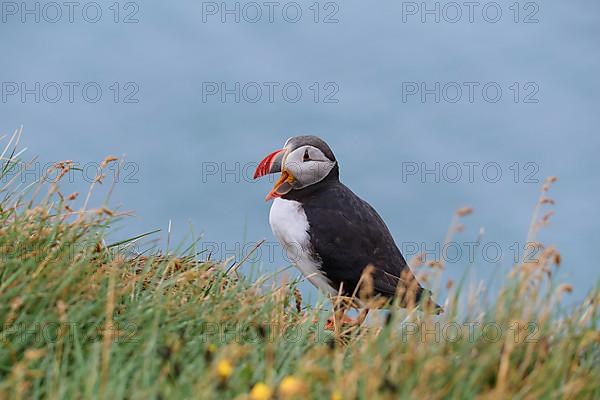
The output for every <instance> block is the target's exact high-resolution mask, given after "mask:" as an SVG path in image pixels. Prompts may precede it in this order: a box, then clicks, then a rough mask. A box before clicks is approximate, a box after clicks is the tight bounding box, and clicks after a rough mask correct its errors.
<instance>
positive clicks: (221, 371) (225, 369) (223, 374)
mask: <svg viewBox="0 0 600 400" xmlns="http://www.w3.org/2000/svg"><path fill="white" fill-rule="evenodd" d="M232 373H233V367H232V366H231V363H230V362H229V361H227V360H221V361H219V363H218V364H217V376H218V377H219V378H220V379H221V380H223V381H225V380H227V379H228V378H229V377H230V376H231V374H232Z"/></svg>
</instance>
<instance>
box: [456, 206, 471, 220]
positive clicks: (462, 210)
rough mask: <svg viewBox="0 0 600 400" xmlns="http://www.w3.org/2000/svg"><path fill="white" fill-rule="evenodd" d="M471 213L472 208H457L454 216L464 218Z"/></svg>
mask: <svg viewBox="0 0 600 400" xmlns="http://www.w3.org/2000/svg"><path fill="white" fill-rule="evenodd" d="M472 212H473V208H472V207H463V208H459V209H458V210H456V215H458V216H459V217H461V218H462V217H466V216H467V215H469V214H471V213H472Z"/></svg>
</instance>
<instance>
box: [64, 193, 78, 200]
mask: <svg viewBox="0 0 600 400" xmlns="http://www.w3.org/2000/svg"><path fill="white" fill-rule="evenodd" d="M77 196H79V192H75V193H71V194H70V195H69V196H68V197H67V200H69V201H71V200H75V199H76V198H77Z"/></svg>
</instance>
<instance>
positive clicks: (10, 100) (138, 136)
mask: <svg viewBox="0 0 600 400" xmlns="http://www.w3.org/2000/svg"><path fill="white" fill-rule="evenodd" d="M1 6H2V10H1V13H2V14H1V22H0V49H1V50H2V57H0V71H1V74H0V77H1V79H0V80H1V84H2V86H1V90H2V91H1V93H0V94H1V98H0V133H1V134H2V135H11V134H12V132H13V131H14V130H15V129H18V128H19V127H20V126H21V125H23V137H22V139H21V143H22V146H25V147H27V148H28V150H27V153H26V154H27V156H25V158H33V157H34V156H38V159H37V161H36V163H34V164H33V165H32V166H31V167H29V168H28V169H27V171H25V173H24V174H23V177H19V179H20V180H22V184H23V185H25V184H26V183H27V182H29V181H32V180H35V179H36V178H39V176H40V175H41V173H42V171H43V170H45V168H46V167H47V166H48V165H51V164H52V163H53V162H56V161H59V160H66V159H70V160H73V161H74V162H76V163H77V164H78V165H79V166H80V167H81V168H82V169H83V172H73V173H72V174H71V175H70V176H69V179H68V180H69V182H68V184H67V189H68V190H67V189H65V191H69V190H79V191H81V192H83V194H85V191H86V190H87V189H86V188H87V187H88V186H89V183H90V182H91V180H93V177H94V176H95V174H96V172H97V169H98V165H99V163H100V162H101V161H102V160H103V159H104V157H105V156H107V155H113V156H118V157H122V158H123V159H124V162H123V163H122V164H121V165H120V167H117V166H116V165H113V166H112V167H110V168H108V169H107V170H105V171H104V172H105V173H106V174H107V175H108V177H107V179H106V181H105V184H103V185H102V187H101V188H100V189H99V191H98V192H97V193H96V195H95V196H94V198H93V201H92V203H93V204H94V205H99V204H101V202H102V201H103V194H104V193H106V191H107V186H109V183H110V181H111V180H112V179H113V178H116V179H117V181H118V184H117V186H116V188H115V190H114V193H113V194H112V197H111V201H110V204H111V207H114V208H116V209H118V210H120V211H128V210H133V211H135V216H134V217H131V218H128V219H126V220H124V221H121V222H120V223H119V224H117V225H116V226H115V227H113V230H112V232H111V235H110V237H111V238H112V239H114V240H115V241H117V240H120V239H125V238H127V237H131V236H134V235H136V234H140V233H144V232H148V231H151V230H154V229H162V230H161V231H160V232H159V233H157V234H154V235H152V236H149V237H147V238H145V239H144V241H143V242H142V243H141V244H140V246H141V247H144V246H157V247H159V248H162V249H166V248H167V245H168V246H169V247H170V248H171V249H174V248H176V247H177V246H178V245H179V244H182V243H189V241H190V240H191V238H192V234H191V232H194V235H195V237H196V238H197V239H198V241H199V242H198V247H199V248H201V249H202V250H206V252H211V253H212V257H213V258H223V259H224V258H228V257H234V258H235V259H240V258H241V257H243V256H244V255H246V254H247V253H248V252H249V251H250V250H251V249H252V248H253V246H254V244H255V243H257V242H258V241H260V240H262V239H265V240H266V243H265V244H264V245H263V247H261V248H260V249H259V250H258V251H257V252H255V253H254V254H252V256H251V257H250V258H249V261H248V264H247V265H245V266H244V267H242V271H243V270H246V269H247V268H249V267H250V264H252V263H254V264H257V265H260V266H261V267H262V268H263V269H264V270H265V271H275V270H277V269H279V268H283V267H286V266H287V265H289V261H288V260H286V257H285V255H284V254H283V252H282V250H281V248H280V247H278V245H276V239H275V238H274V236H273V235H272V233H271V231H270V228H269V224H268V213H269V207H270V204H266V203H265V202H264V200H263V199H264V196H265V195H266V193H267V192H268V191H269V189H270V187H271V186H272V184H273V182H274V180H273V179H264V180H262V181H259V182H254V181H253V180H252V179H251V178H252V174H253V171H254V168H255V167H256V165H257V163H258V162H259V161H260V160H261V159H262V158H263V157H264V156H265V155H267V154H268V153H269V152H271V151H273V150H275V149H278V148H280V147H281V146H282V145H283V143H284V142H285V140H286V139H287V138H288V137H290V136H293V135H298V134H307V133H308V134H314V135H318V136H320V137H322V138H324V139H325V140H326V141H327V142H328V143H329V144H330V146H331V147H332V149H333V151H334V152H335V154H336V157H337V158H338V161H339V164H340V169H341V179H342V181H343V182H344V183H345V184H346V185H348V186H349V187H350V188H351V189H353V190H354V191H355V192H356V193H357V194H358V195H360V196H361V197H363V198H364V199H366V200H367V201H369V202H370V203H371V204H372V205H373V206H374V207H375V208H376V209H377V210H378V211H379V212H380V214H381V215H382V217H383V218H384V220H385V221H386V222H387V224H388V226H389V228H390V230H391V231H392V233H393V235H394V237H395V239H396V241H397V243H398V244H399V245H400V246H401V247H402V249H403V251H404V253H405V255H406V258H407V259H410V258H412V257H413V256H415V255H416V254H417V253H421V252H424V253H425V258H426V261H430V260H434V259H438V258H440V257H441V258H445V259H446V266H445V270H444V272H443V278H444V281H445V280H446V279H453V280H458V279H460V277H461V276H462V274H463V273H464V271H465V268H466V267H467V266H469V265H472V272H471V273H473V274H475V275H476V277H477V279H482V280H484V281H486V282H488V284H493V282H494V280H496V279H498V278H499V277H500V276H502V275H501V274H502V273H503V271H505V270H506V269H507V268H510V267H511V266H512V265H513V264H514V263H515V261H516V260H519V259H520V258H521V257H522V256H523V251H524V249H525V248H526V246H527V244H526V239H527V231H528V228H529V225H530V220H531V215H532V212H533V210H534V207H535V205H536V202H537V201H538V197H539V191H540V188H541V186H542V183H543V181H544V179H545V178H546V177H547V176H552V175H555V176H557V177H558V178H559V181H558V182H557V183H556V184H555V185H554V186H553V188H552V189H551V191H550V192H549V193H548V195H549V196H550V197H551V198H552V199H554V200H555V202H556V204H555V205H554V206H545V208H544V210H543V212H542V215H543V213H545V212H547V211H554V212H555V213H556V214H555V215H553V216H552V217H550V218H549V225H548V227H546V228H544V229H543V230H542V232H541V233H540V236H539V239H540V240H541V241H543V242H544V243H546V244H553V245H556V246H557V247H558V249H559V250H560V251H561V253H562V256H563V263H562V267H561V270H560V275H561V279H564V280H566V281H567V282H570V283H573V284H574V285H575V292H574V294H573V295H572V296H571V299H572V300H573V301H575V300H576V299H581V298H583V296H585V294H586V293H587V291H588V290H589V289H590V288H591V287H592V286H594V285H595V284H597V282H598V277H599V275H600V274H599V273H598V271H599V269H598V266H597V265H596V264H597V261H596V254H595V253H594V251H595V247H594V246H595V245H594V243H596V244H597V243H599V242H600V230H599V229H598V227H597V224H598V221H599V216H600V212H599V208H598V197H599V196H598V194H599V191H600V188H599V183H600V182H599V178H598V169H599V167H600V161H599V159H598V150H599V148H600V147H599V145H600V138H599V135H598V126H599V123H600V112H599V111H600V101H599V97H598V90H599V89H600V75H599V74H598V71H600V55H599V53H598V43H600V20H599V18H600V3H598V2H597V1H594V0H589V1H585V0H576V1H571V2H564V1H558V0H552V1H543V2H541V1H538V2H525V1H524V2H514V1H513V0H511V1H500V2H485V1H484V2H474V3H472V4H471V5H465V4H463V3H462V2H458V3H455V2H445V1H442V2H433V1H428V2H425V3H422V2H399V1H391V0H385V1H377V2H365V1H360V2H359V1H346V0H345V1H343V2H340V1H337V2H327V1H323V2H314V1H311V2H286V1H283V2H245V1H242V2H232V1H228V2H199V1H179V2H173V3H171V2H149V1H144V2H125V1H124V2H114V1H110V2H105V1H100V2H73V3H68V4H64V3H62V2H58V3H54V2H45V1H42V2H34V1H26V2H2V4H1ZM7 140H8V139H7V138H5V139H4V141H5V142H6V141H7ZM83 197H85V196H81V197H80V199H79V200H78V201H79V203H76V204H81V203H82V201H83ZM464 206H470V207H473V208H474V213H473V214H472V215H469V216H467V217H465V218H463V219H462V220H461V221H460V222H461V223H462V224H464V230H462V232H459V233H457V234H456V235H455V236H454V237H453V238H452V243H453V244H452V245H451V246H446V247H444V246H443V243H444V237H445V236H446V231H447V230H448V227H449V225H450V223H451V219H452V216H453V214H454V212H455V210H456V209H458V208H460V207H464ZM540 217H541V215H540ZM169 225H170V227H171V231H170V235H169V234H168V227H169ZM482 228H483V229H482ZM482 233H483V235H481V234H482ZM169 236H170V237H169ZM478 237H479V238H480V239H479V241H480V244H479V246H475V245H474V244H473V243H474V242H476V241H477V240H478ZM167 242H168V244H167ZM184 247H185V246H184ZM288 271H289V272H288V273H289V274H290V277H293V276H296V272H295V271H294V270H288ZM303 290H304V291H305V292H307V293H309V295H311V296H314V294H315V292H314V291H313V289H311V288H309V286H308V285H306V284H303ZM313 298H314V297H313Z"/></svg>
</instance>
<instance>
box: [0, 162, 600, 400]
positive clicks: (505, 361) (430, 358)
mask: <svg viewBox="0 0 600 400" xmlns="http://www.w3.org/2000/svg"><path fill="white" fill-rule="evenodd" d="M63 168H64V166H63ZM67 168H68V166H67ZM48 189H49V194H48V196H46V197H44V198H43V199H40V200H39V201H34V202H32V203H31V204H19V203H18V202H16V201H15V199H12V200H11V199H8V200H5V202H4V204H3V205H2V212H1V213H0V254H1V259H0V321H1V322H2V331H1V334H0V341H1V343H0V344H1V346H0V399H3V398H13V397H14V398H30V397H34V398H57V399H58V398H106V399H121V398H128V399H136V398H140V399H148V398H164V399H167V398H234V397H237V398H246V397H247V396H250V397H253V398H256V399H259V398H268V395H269V394H272V397H273V398H275V397H276V396H278V397H279V398H292V397H293V395H294V394H299V395H311V396H312V397H315V398H332V399H355V398H361V399H366V398H389V399H394V398H399V396H403V397H405V398H409V397H410V398H432V399H436V398H440V399H441V398H449V397H450V398H473V397H481V398H511V397H513V398H531V399H536V398H593V397H596V398H598V397H600V379H598V378H599V377H600V336H599V332H598V317H599V312H598V302H599V300H600V297H599V294H598V292H597V291H596V292H595V293H592V294H590V296H589V297H588V298H587V299H586V302H585V303H584V304H582V305H581V306H580V307H577V308H574V309H570V310H562V311H561V310H560V307H559V305H558V303H557V297H558V296H560V294H561V292H564V291H568V290H569V288H568V287H567V286H564V285H563V286H558V287H557V286H556V285H549V284H543V283H544V282H545V281H546V280H547V276H548V274H547V272H548V270H550V269H552V268H554V264H555V263H556V262H557V261H559V259H558V258H559V257H558V253H557V252H556V251H555V250H553V249H552V248H548V249H546V250H544V252H543V253H542V257H541V259H540V261H539V263H537V264H534V265H527V266H522V267H520V268H519V269H515V273H514V274H513V277H512V278H511V279H508V280H507V284H506V286H505V287H504V289H503V290H502V291H501V293H500V295H499V296H498V298H497V299H496V300H495V302H493V303H492V304H487V305H486V306H476V305H475V304H476V303H477V302H476V301H475V302H474V301H473V300H472V299H471V300H469V301H466V300H465V299H466V298H467V297H468V296H469V295H470V294H469V293H466V292H465V291H464V290H461V289H460V287H457V288H455V289H453V290H451V296H450V299H449V301H448V303H447V304H446V306H445V308H446V310H447V312H446V313H445V314H444V315H442V316H440V317H425V316H423V315H422V314H420V313H418V312H414V313H410V314H407V313H406V312H404V313H392V315H391V318H389V319H387V320H386V321H385V322H382V323H381V324H377V323H373V324H371V326H370V327H369V328H363V329H357V328H351V329H349V331H347V332H342V329H338V331H337V332H335V333H332V332H326V331H324V330H323V329H322V326H323V324H324V319H325V318H327V316H328V315H327V314H326V313H323V312H319V310H317V309H316V308H311V307H306V305H302V307H300V304H298V302H299V301H301V299H300V298H299V295H298V293H297V292H295V291H294V285H293V284H283V285H279V286H272V287H271V288H267V289H265V285H264V282H265V281H266V280H267V277H264V278H263V279H259V280H258V281H257V282H251V281H249V279H248V278H245V277H244V276H241V275H240V276H238V275H237V274H227V273H226V272H225V270H224V268H223V267H222V265H219V264H215V263H212V262H207V261H202V260H200V259H199V256H197V255H193V254H194V249H193V248H192V249H190V251H189V254H190V255H187V256H186V255H179V256H178V257H175V256H172V257H165V256H160V255H155V256H148V255H146V256H140V257H137V258H133V259H132V258H131V257H130V256H126V255H125V253H124V252H123V251H122V250H120V249H119V248H118V246H116V247H112V248H107V247H106V245H105V244H104V242H103V240H102V235H103V232H104V231H105V229H106V226H107V224H108V222H110V220H111V218H113V217H112V216H111V215H110V214H112V212H110V211H109V210H102V209H100V210H88V212H86V213H83V214H76V216H77V215H79V217H78V218H75V217H73V215H72V214H70V211H69V207H68V205H69V203H70V200H68V199H64V200H61V195H59V192H58V190H57V187H56V186H54V185H51V186H49V187H48ZM63 198H64V197H63ZM67 215H70V216H69V217H67ZM545 271H546V272H545ZM459 286H460V285H459ZM543 288H547V289H543ZM461 299H463V300H461ZM459 304H460V305H461V306H458V305H459ZM459 308H461V310H462V311H461V313H460V314H461V315H462V316H461V317H458V316H457V313H456V312H455V311H456V310H457V309H459ZM317 319H318V321H315V320H317ZM470 322H473V323H474V324H471V325H465V323H470ZM436 324H437V325H436ZM459 326H460V332H461V333H462V337H460V338H456V333H457V332H458V328H457V327H459ZM436 327H437V328H436ZM484 327H485V329H484ZM490 327H492V328H490ZM422 328H424V329H426V331H423V330H422ZM436 329H437V334H436V333H435V332H436ZM498 329H501V330H502V335H501V336H500V337H497V336H498V332H499V330H498ZM436 336H437V337H436ZM285 377H288V378H287V379H286V380H285V381H284V383H283V384H282V380H283V379H284V378H285ZM290 377H291V378H290ZM262 384H264V385H262ZM253 387H254V391H253V392H252V394H251V395H250V393H251V391H252V388H253Z"/></svg>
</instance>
